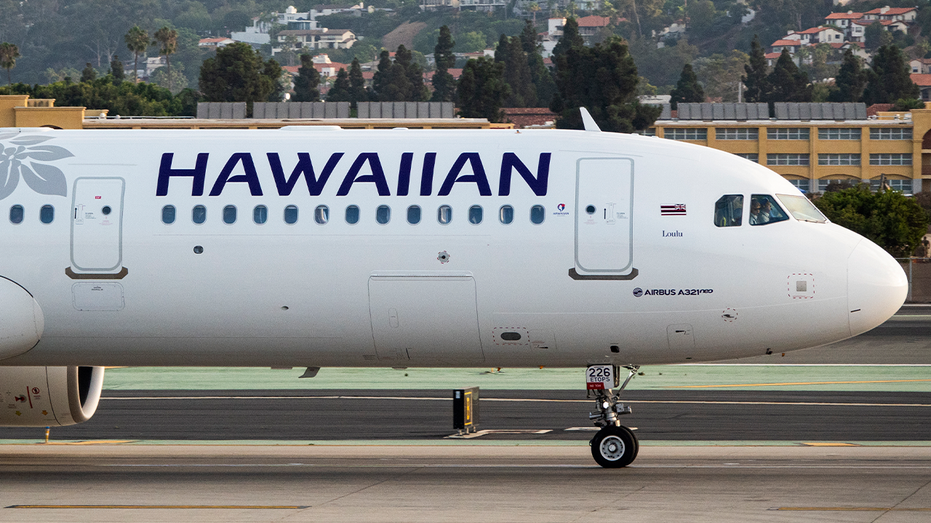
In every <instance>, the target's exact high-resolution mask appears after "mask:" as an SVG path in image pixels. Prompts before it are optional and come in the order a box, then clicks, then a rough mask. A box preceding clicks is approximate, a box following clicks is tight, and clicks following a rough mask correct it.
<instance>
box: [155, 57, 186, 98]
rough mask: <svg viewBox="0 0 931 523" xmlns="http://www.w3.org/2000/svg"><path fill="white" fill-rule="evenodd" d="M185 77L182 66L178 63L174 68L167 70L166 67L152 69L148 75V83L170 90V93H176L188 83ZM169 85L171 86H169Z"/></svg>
mask: <svg viewBox="0 0 931 523" xmlns="http://www.w3.org/2000/svg"><path fill="white" fill-rule="evenodd" d="M187 82H188V80H187V77H186V76H184V66H182V65H181V64H178V65H176V66H175V67H174V69H171V70H169V69H168V68H167V67H159V68H158V69H156V70H154V71H152V74H151V75H150V76H149V83H152V84H155V85H157V86H159V87H163V88H165V89H168V90H169V91H171V94H178V93H180V92H181V91H182V90H184V89H185V88H187V85H188V83H187ZM169 86H171V87H170V88H169Z"/></svg>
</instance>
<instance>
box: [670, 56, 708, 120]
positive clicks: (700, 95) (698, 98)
mask: <svg viewBox="0 0 931 523" xmlns="http://www.w3.org/2000/svg"><path fill="white" fill-rule="evenodd" d="M669 94H670V96H671V98H670V100H669V101H670V103H671V104H672V108H673V109H676V108H677V106H678V104H679V103H680V102H685V103H694V102H704V101H705V90H704V89H702V86H701V84H700V83H698V77H697V76H696V75H695V71H693V70H692V64H685V66H684V67H682V74H680V75H679V81H678V83H676V88H675V89H673V90H672V92H670V93H669Z"/></svg>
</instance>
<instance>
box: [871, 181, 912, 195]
mask: <svg viewBox="0 0 931 523" xmlns="http://www.w3.org/2000/svg"><path fill="white" fill-rule="evenodd" d="M886 183H887V184H889V188H890V189H892V190H893V191H899V192H901V193H905V194H911V193H912V181H911V180H889V179H887V180H886ZM870 190H871V191H878V190H879V180H875V179H874V180H870Z"/></svg>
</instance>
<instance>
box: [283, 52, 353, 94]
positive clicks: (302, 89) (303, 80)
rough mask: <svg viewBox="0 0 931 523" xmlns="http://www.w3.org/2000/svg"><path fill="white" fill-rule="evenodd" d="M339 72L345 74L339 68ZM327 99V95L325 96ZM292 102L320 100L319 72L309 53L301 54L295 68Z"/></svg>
mask: <svg viewBox="0 0 931 523" xmlns="http://www.w3.org/2000/svg"><path fill="white" fill-rule="evenodd" d="M340 72H342V73H343V74H346V71H345V70H343V69H340ZM327 99H328V100H329V96H327ZM291 100H292V101H294V102H319V101H320V73H319V72H317V69H316V68H315V67H314V60H313V57H312V56H310V55H309V54H302V55H301V67H300V69H298V70H297V78H295V79H294V97H293V98H291Z"/></svg>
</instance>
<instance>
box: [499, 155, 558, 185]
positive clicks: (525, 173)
mask: <svg viewBox="0 0 931 523" xmlns="http://www.w3.org/2000/svg"><path fill="white" fill-rule="evenodd" d="M550 156H552V153H540V160H539V162H538V163H537V175H536V176H534V175H533V173H532V172H530V169H528V168H527V166H526V165H524V162H522V161H520V158H518V157H517V155H516V154H514V153H504V157H502V158H501V178H500V179H499V180H498V196H508V195H510V194H511V171H512V170H514V169H517V172H518V174H520V176H521V178H523V179H524V181H525V182H527V185H529V186H530V189H531V190H532V191H533V194H536V195H537V196H546V186H547V181H548V179H549V175H550Z"/></svg>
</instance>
